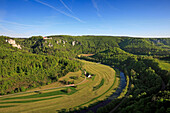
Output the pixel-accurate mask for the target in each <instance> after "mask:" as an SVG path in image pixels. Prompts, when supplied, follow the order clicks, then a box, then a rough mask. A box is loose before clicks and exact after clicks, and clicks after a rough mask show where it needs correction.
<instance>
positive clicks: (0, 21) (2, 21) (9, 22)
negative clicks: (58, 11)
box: [0, 20, 35, 27]
mask: <svg viewBox="0 0 170 113" xmlns="http://www.w3.org/2000/svg"><path fill="white" fill-rule="evenodd" d="M0 23H7V24H14V25H18V26H24V27H35V25H27V24H20V23H17V22H11V21H6V20H0Z"/></svg>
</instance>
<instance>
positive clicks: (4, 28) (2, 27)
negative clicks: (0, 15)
mask: <svg viewBox="0 0 170 113" xmlns="http://www.w3.org/2000/svg"><path fill="white" fill-rule="evenodd" d="M0 28H1V29H3V30H5V31H9V32H13V31H12V30H9V29H7V28H6V27H4V26H3V25H1V24H0Z"/></svg>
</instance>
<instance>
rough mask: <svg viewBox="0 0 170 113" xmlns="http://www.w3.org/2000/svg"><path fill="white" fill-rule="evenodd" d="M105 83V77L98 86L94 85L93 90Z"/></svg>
mask: <svg viewBox="0 0 170 113" xmlns="http://www.w3.org/2000/svg"><path fill="white" fill-rule="evenodd" d="M103 84H104V79H102V80H101V81H100V84H98V85H97V86H94V87H93V91H95V90H97V89H99V88H100V87H101V86H102V85H103Z"/></svg>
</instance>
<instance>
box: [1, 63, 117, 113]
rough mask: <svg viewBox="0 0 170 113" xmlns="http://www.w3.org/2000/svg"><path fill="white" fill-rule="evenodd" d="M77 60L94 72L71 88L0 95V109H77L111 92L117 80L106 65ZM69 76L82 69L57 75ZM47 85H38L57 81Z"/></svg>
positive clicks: (33, 112) (15, 112)
mask: <svg viewBox="0 0 170 113" xmlns="http://www.w3.org/2000/svg"><path fill="white" fill-rule="evenodd" d="M81 62H83V63H84V65H83V68H84V69H86V70H87V71H88V72H90V73H92V74H95V75H96V76H95V77H94V80H92V79H90V78H88V79H86V81H84V82H83V83H82V84H79V85H78V86H77V87H75V88H74V87H63V88H56V89H51V90H44V91H41V93H40V92H29V93H24V94H17V95H9V96H4V97H0V112H1V113H5V112H7V113H18V112H23V113H24V112H25V113H40V112H41V113H47V112H50V113H53V112H57V110H61V109H67V110H68V109H69V108H77V109H78V107H84V106H88V105H90V104H92V103H94V102H97V101H99V100H103V99H105V98H107V96H109V95H111V94H112V93H113V92H114V89H115V88H116V87H117V86H118V83H119V82H118V81H119V78H118V77H116V75H115V71H114V70H113V69H112V68H111V67H109V66H106V65H102V64H97V63H93V62H88V61H84V60H81ZM71 76H82V73H81V71H79V72H75V73H69V74H68V75H66V76H65V77H64V78H61V79H66V80H67V79H69V78H70V77H71ZM84 78H85V77H80V78H79V79H77V81H76V82H77V83H78V82H81V81H82V80H84ZM51 85H52V86H51ZM51 85H47V86H43V87H41V89H46V88H51V87H53V86H56V87H58V86H60V85H59V84H58V85H57V84H55V85H54V84H51ZM94 88H95V90H94Z"/></svg>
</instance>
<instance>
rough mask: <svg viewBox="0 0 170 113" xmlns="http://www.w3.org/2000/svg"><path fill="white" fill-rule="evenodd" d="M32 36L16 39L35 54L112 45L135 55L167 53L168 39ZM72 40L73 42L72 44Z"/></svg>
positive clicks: (87, 50)
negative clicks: (44, 38) (45, 37)
mask: <svg viewBox="0 0 170 113" xmlns="http://www.w3.org/2000/svg"><path fill="white" fill-rule="evenodd" d="M48 38H52V39H46V40H43V37H42V36H33V37H31V38H28V39H24V40H21V39H18V43H20V44H21V45H23V46H24V49H27V50H29V51H30V52H33V53H37V54H52V55H55V56H61V57H63V56H64V57H69V56H72V57H75V56H76V55H78V54H81V53H98V52H101V51H105V50H108V49H110V48H111V49H112V48H114V47H118V48H121V49H123V50H124V51H126V52H129V53H133V54H137V55H169V54H170V47H169V45H170V41H169V39H142V38H128V37H113V36H69V35H55V36H48ZM73 42H74V43H75V44H74V45H73Z"/></svg>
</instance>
